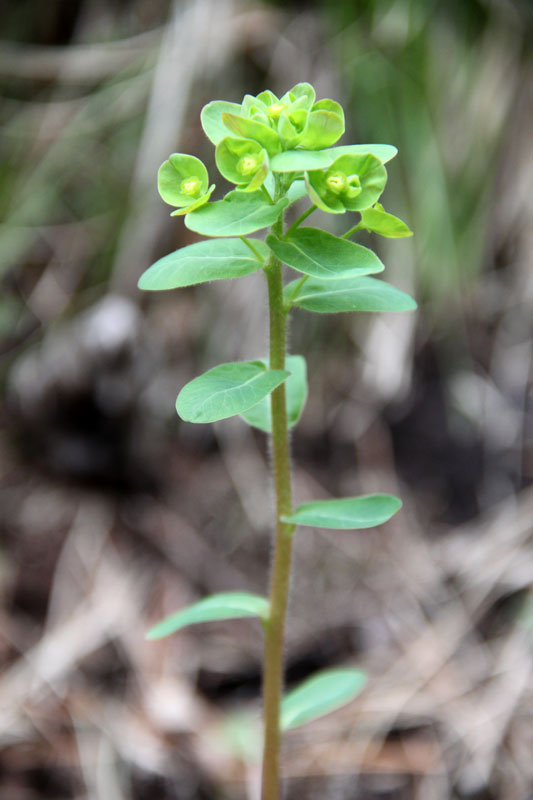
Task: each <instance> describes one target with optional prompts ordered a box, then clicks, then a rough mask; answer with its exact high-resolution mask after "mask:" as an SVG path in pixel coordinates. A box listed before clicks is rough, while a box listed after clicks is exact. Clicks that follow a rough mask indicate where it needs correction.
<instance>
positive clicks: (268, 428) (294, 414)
mask: <svg viewBox="0 0 533 800" xmlns="http://www.w3.org/2000/svg"><path fill="white" fill-rule="evenodd" d="M261 361H262V363H263V364H264V365H265V367H266V366H267V365H268V362H267V361H266V359H261ZM285 367H286V369H287V370H288V371H289V372H290V373H291V374H290V377H289V378H287V381H286V383H285V386H286V392H287V423H288V425H289V428H293V427H294V426H295V425H296V423H297V422H298V420H299V419H300V417H301V415H302V411H303V410H304V406H305V401H306V400H307V367H306V363H305V358H303V357H302V356H287V358H286V361H285ZM241 417H242V418H243V419H244V420H245V421H246V422H247V423H248V424H249V425H253V427H254V428H259V430H261V431H264V433H271V432H272V418H271V414H270V400H269V398H268V397H264V398H263V399H262V400H261V401H260V402H259V403H257V405H255V406H252V408H250V409H248V411H245V412H244V414H241Z"/></svg>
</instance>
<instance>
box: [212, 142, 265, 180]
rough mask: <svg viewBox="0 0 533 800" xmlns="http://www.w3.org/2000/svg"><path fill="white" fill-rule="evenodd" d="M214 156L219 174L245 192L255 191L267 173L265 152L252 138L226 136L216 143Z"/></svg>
mask: <svg viewBox="0 0 533 800" xmlns="http://www.w3.org/2000/svg"><path fill="white" fill-rule="evenodd" d="M215 158H216V162H217V167H218V170H219V172H220V174H221V175H223V176H224V178H226V179H227V180H228V181H231V182H232V183H236V184H237V186H238V188H239V189H241V190H242V191H245V192H255V191H257V189H259V188H260V187H261V186H262V185H263V182H264V180H265V178H266V176H267V175H268V157H267V152H266V150H265V149H264V147H261V145H260V144H259V143H258V142H256V141H254V140H253V139H234V138H233V137H231V136H227V137H226V138H225V139H222V141H221V142H219V143H218V145H217V148H216V151H215Z"/></svg>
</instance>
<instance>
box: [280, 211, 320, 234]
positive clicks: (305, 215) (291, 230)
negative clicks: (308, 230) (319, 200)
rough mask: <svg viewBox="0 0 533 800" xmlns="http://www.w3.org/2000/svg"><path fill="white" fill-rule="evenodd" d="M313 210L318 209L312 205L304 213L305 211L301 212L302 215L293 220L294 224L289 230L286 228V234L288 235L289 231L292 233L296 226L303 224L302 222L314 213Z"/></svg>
mask: <svg viewBox="0 0 533 800" xmlns="http://www.w3.org/2000/svg"><path fill="white" fill-rule="evenodd" d="M313 211H316V206H310V208H308V209H307V211H304V213H303V214H301V215H300V216H299V217H298V219H297V220H296V222H293V223H292V225H291V227H290V228H289V229H288V230H286V231H285V234H284V236H288V235H289V233H292V232H293V231H294V230H296V228H297V227H298V225H301V224H302V222H303V221H304V219H307V217H308V216H309V215H310V214H312V213H313Z"/></svg>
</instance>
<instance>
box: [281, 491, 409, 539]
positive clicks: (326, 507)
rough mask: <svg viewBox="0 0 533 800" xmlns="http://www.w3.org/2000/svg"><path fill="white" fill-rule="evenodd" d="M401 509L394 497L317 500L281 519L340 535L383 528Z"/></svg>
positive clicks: (376, 496) (304, 504)
mask: <svg viewBox="0 0 533 800" xmlns="http://www.w3.org/2000/svg"><path fill="white" fill-rule="evenodd" d="M401 507H402V501H401V500H400V499H399V498H398V497H393V496H392V495H391V494H369V495H366V496H363V497H342V498H338V499H336V500H315V501H313V502H311V503H303V504H302V505H301V506H298V508H296V509H295V510H294V511H293V513H292V514H287V515H285V516H283V517H281V519H282V520H283V522H293V523H294V524H295V525H305V526H308V527H310V528H332V529H334V530H339V531H348V530H360V529H363V528H375V527H376V525H383V523H384V522H387V521H388V520H389V519H390V518H391V517H393V516H394V514H396V512H397V511H399V510H400V508H401Z"/></svg>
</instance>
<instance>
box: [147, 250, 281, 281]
mask: <svg viewBox="0 0 533 800" xmlns="http://www.w3.org/2000/svg"><path fill="white" fill-rule="evenodd" d="M253 245H254V247H255V248H256V249H257V250H258V251H259V253H260V254H261V255H262V256H263V257H264V259H265V260H266V259H267V258H268V248H267V246H266V245H265V243H264V242H261V241H259V240H255V239H254V241H253ZM263 266H264V262H262V261H259V259H257V258H256V257H255V256H254V254H253V252H252V251H251V250H250V248H249V247H248V246H247V245H246V244H245V243H244V242H243V241H242V240H241V239H208V240H207V241H204V242H197V243H196V244H190V245H188V246H187V247H182V248H181V249H180V250H176V251H175V252H174V253H169V255H168V256H163V258H160V259H159V261H156V262H155V264H152V266H151V267H150V268H149V269H147V270H146V272H145V273H144V274H143V275H142V276H141V278H140V280H139V283H138V286H139V289H144V290H146V291H152V292H157V291H161V290H164V289H179V288H181V287H183V286H192V285H193V284H196V283H205V282H206V281H216V280H224V279H227V278H240V277H241V276H243V275H249V274H250V273H251V272H255V271H256V270H258V269H261V267H263Z"/></svg>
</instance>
